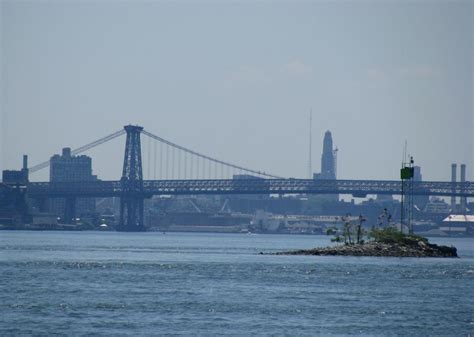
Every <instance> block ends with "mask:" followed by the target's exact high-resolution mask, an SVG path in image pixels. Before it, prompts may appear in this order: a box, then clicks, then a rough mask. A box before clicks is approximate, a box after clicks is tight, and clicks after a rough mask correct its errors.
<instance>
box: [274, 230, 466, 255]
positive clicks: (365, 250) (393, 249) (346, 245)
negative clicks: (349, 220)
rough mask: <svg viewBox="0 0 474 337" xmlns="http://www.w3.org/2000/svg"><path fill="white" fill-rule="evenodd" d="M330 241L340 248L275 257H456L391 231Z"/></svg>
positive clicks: (448, 249)
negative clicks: (339, 243)
mask: <svg viewBox="0 0 474 337" xmlns="http://www.w3.org/2000/svg"><path fill="white" fill-rule="evenodd" d="M328 234H334V235H335V237H334V238H333V239H332V241H335V242H341V243H342V244H341V245H337V246H333V247H325V248H312V249H302V250H294V251H288V252H278V253H275V255H333V256H386V257H458V255H457V249H456V248H455V247H447V246H440V245H436V244H431V243H429V242H428V239H427V238H424V237H422V236H419V235H415V234H405V233H402V232H401V231H399V230H397V229H396V228H394V227H388V228H383V229H372V230H371V231H370V232H368V233H367V236H364V238H366V240H364V239H362V235H361V233H360V232H358V235H357V236H356V239H355V240H353V239H352V237H351V235H350V232H348V231H345V232H344V235H343V236H341V235H339V234H337V233H331V232H329V233H328Z"/></svg>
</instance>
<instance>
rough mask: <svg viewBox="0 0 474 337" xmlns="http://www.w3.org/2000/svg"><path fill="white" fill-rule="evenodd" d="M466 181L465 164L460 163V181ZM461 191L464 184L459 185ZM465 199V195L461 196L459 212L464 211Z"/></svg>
mask: <svg viewBox="0 0 474 337" xmlns="http://www.w3.org/2000/svg"><path fill="white" fill-rule="evenodd" d="M465 182H466V164H461V183H465ZM461 192H464V186H461ZM466 204H467V199H466V197H461V212H463V213H464V212H465V211H466Z"/></svg>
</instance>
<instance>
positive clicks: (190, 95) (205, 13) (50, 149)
mask: <svg viewBox="0 0 474 337" xmlns="http://www.w3.org/2000/svg"><path fill="white" fill-rule="evenodd" d="M0 4H1V5H0V11H1V13H0V18H1V24H0V27H1V28H0V29H1V30H0V39H1V41H0V42H1V44H0V46H1V49H0V64H1V68H0V71H1V73H0V80H1V81H0V84H1V90H0V95H1V96H0V109H1V111H0V112H1V119H0V123H1V125H0V130H1V131H0V132H1V135H0V142H1V144H0V168H1V169H19V168H20V166H21V156H22V154H28V155H29V160H30V165H34V164H36V163H39V162H42V161H45V160H47V159H48V158H49V157H50V156H51V155H53V154H54V153H59V152H60V151H61V148H62V147H65V146H69V147H72V148H76V147H79V146H81V145H84V144H87V143H89V142H91V141H93V140H96V139H98V138H100V137H102V136H105V135H107V134H110V133H112V132H114V131H116V130H119V129H120V128H122V127H123V126H124V125H126V124H137V125H142V126H144V127H145V129H146V130H148V131H149V132H151V133H154V134H157V135H159V136H161V137H163V138H165V139H168V140H170V141H173V142H175V143H178V144H180V145H182V146H185V147H188V148H191V149H194V150H196V151H198V152H201V153H204V154H207V155H210V156H213V157H217V158H219V159H222V160H225V161H229V162H232V163H236V164H239V165H242V166H245V167H249V168H254V169H256V170H263V171H267V172H272V173H274V174H276V175H280V176H284V177H296V178H306V177H307V176H308V147H309V140H308V139H309V112H310V109H312V111H313V123H312V128H313V143H312V149H313V151H312V158H313V162H312V168H313V171H314V172H318V171H319V170H320V164H321V163H320V158H321V151H322V143H323V136H324V132H325V131H326V130H330V131H331V132H332V136H333V140H334V144H335V145H336V146H337V147H338V149H339V151H338V164H337V166H338V172H337V175H338V178H340V179H399V169H400V166H401V162H402V159H403V151H404V144H405V142H406V143H407V149H408V153H409V154H411V155H413V157H414V160H415V164H416V165H420V166H421V168H422V174H423V179H424V180H449V179H450V169H451V166H450V164H451V163H458V164H460V163H465V164H467V179H468V180H471V181H472V180H474V169H473V168H474V133H473V130H474V98H473V97H474V95H473V93H474V86H473V81H474V47H473V45H474V1H436V0H434V1H394V0H393V1H392V0H390V1H389V0H387V1H383V0H381V1H304V2H302V1H296V2H293V1H292V2H290V1H288V2H285V1H280V2H250V1H243V2H238V1H232V2H230V1H229V2H199V1H193V2H184V1H180V2H175V3H171V2H158V1H136V2H132V1H130V2H128V1H117V2H116V1H85V0H84V1H66V0H64V1H9V0H3V1H2V0H0ZM124 143H125V139H124V138H123V137H121V138H118V139H116V140H114V141H112V142H110V143H108V144H106V145H104V146H103V147H100V148H96V149H94V150H91V151H90V152H88V153H87V154H88V155H90V156H91V157H92V158H93V169H94V173H95V174H97V175H98V176H99V178H101V179H119V178H120V174H121V166H122V160H123V150H124ZM145 146H146V144H144V147H145ZM144 157H145V158H144V161H147V160H149V159H147V158H146V155H145V154H144ZM144 165H147V164H145V163H144ZM458 176H459V173H458ZM47 178H48V172H47V170H46V171H43V172H42V173H38V174H36V175H34V176H31V177H30V179H31V180H46V179H47Z"/></svg>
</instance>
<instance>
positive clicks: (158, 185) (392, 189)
mask: <svg viewBox="0 0 474 337" xmlns="http://www.w3.org/2000/svg"><path fill="white" fill-rule="evenodd" d="M412 188H413V195H433V196H435V195H436V196H465V197H474V183H472V182H464V183H461V182H457V183H451V182H442V181H424V182H413V187H412ZM401 190H402V184H401V181H390V180H312V179H212V180H204V179H200V180H191V179H189V180H144V181H143V196H144V197H151V196H152V195H186V194H187V195H197V194H352V195H354V196H356V197H358V196H360V197H363V196H366V195H367V194H393V195H397V194H398V195H399V194H401ZM121 194H122V185H121V183H120V181H101V180H99V181H91V182H80V183H79V182H78V183H50V182H32V183H29V184H28V195H29V197H31V198H44V197H113V196H117V197H118V196H120V195H121Z"/></svg>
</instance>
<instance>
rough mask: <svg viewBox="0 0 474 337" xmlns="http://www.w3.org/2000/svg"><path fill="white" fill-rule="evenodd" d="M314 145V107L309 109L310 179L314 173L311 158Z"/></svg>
mask: <svg viewBox="0 0 474 337" xmlns="http://www.w3.org/2000/svg"><path fill="white" fill-rule="evenodd" d="M312 145H313V108H310V109H309V149H308V150H309V153H308V179H312V178H313V177H312V175H313V159H312V158H311V153H312V152H313V151H312Z"/></svg>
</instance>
